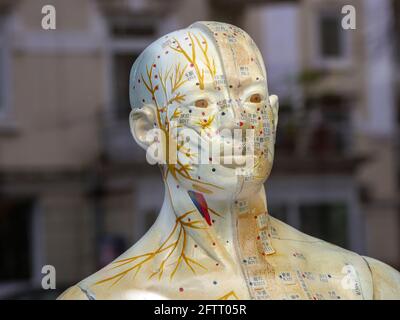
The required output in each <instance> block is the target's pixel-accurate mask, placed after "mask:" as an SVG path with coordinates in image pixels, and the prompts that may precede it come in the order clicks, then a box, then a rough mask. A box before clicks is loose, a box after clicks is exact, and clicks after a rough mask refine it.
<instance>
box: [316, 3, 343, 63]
mask: <svg viewBox="0 0 400 320" xmlns="http://www.w3.org/2000/svg"><path fill="white" fill-rule="evenodd" d="M338 12H339V11H338ZM319 23H320V25H319V28H320V54H321V56H322V57H324V58H338V57H341V56H343V55H344V48H343V41H342V37H343V34H342V28H341V17H340V16H339V15H338V14H334V13H325V12H324V13H322V14H321V16H320V21H319Z"/></svg>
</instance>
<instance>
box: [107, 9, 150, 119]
mask: <svg viewBox="0 0 400 320" xmlns="http://www.w3.org/2000/svg"><path fill="white" fill-rule="evenodd" d="M108 22H109V25H108V27H109V34H110V37H111V65H112V96H113V109H114V115H115V118H116V119H118V120H119V119H121V120H124V121H126V119H128V116H129V113H130V111H131V107H130V102H129V74H130V71H131V67H132V64H133V63H134V62H135V60H136V58H137V57H138V56H139V54H140V52H142V51H143V50H144V49H145V47H146V46H147V45H148V44H150V43H151V41H152V40H153V38H154V35H155V27H154V24H152V23H150V22H148V21H144V20H141V19H135V18H134V17H130V16H126V15H124V13H123V12H121V13H120V14H119V15H118V14H117V15H115V16H113V17H112V18H110V19H109V21H108Z"/></svg>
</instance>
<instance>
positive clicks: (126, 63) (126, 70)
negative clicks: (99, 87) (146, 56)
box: [113, 52, 138, 120]
mask: <svg viewBox="0 0 400 320" xmlns="http://www.w3.org/2000/svg"><path fill="white" fill-rule="evenodd" d="M137 57H138V54H135V53H119V52H116V53H114V55H113V68H114V79H113V80H114V81H113V83H114V105H115V112H116V116H117V118H118V119H124V120H126V119H128V116H129V113H130V111H131V106H130V102H129V74H130V71H131V67H132V64H133V63H134V62H135V60H136V58H137Z"/></svg>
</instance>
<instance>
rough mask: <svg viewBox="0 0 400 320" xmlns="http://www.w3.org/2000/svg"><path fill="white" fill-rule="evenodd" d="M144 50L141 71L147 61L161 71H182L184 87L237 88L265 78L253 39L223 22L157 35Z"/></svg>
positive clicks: (146, 65) (262, 63)
mask: <svg viewBox="0 0 400 320" xmlns="http://www.w3.org/2000/svg"><path fill="white" fill-rule="evenodd" d="M146 51H147V52H146V54H145V58H144V59H142V61H143V62H144V63H142V64H141V66H140V69H142V72H143V71H145V70H146V68H147V67H148V64H149V63H150V64H151V65H152V66H153V67H154V68H156V69H157V71H158V72H161V73H162V72H165V73H166V72H168V71H169V70H171V74H173V73H174V72H175V73H176V71H178V73H179V72H182V77H183V79H184V80H187V81H185V87H189V86H197V87H199V89H200V90H202V89H204V88H205V87H210V86H214V87H225V86H226V87H229V88H237V87H241V86H246V85H248V84H251V83H254V82H256V81H263V80H266V79H265V68H264V62H263V61H262V57H261V55H260V53H259V51H258V48H257V46H256V45H255V43H254V42H253V40H252V39H251V38H250V37H249V36H248V35H247V33H245V32H244V31H242V30H241V29H239V28H237V27H234V26H231V25H227V24H222V23H213V22H210V23H196V24H194V25H192V26H191V27H189V28H187V29H183V30H178V31H175V32H173V33H170V34H168V35H166V36H164V37H162V38H160V39H159V40H157V41H156V43H154V44H153V45H152V47H151V50H146ZM177 69H179V70H177Z"/></svg>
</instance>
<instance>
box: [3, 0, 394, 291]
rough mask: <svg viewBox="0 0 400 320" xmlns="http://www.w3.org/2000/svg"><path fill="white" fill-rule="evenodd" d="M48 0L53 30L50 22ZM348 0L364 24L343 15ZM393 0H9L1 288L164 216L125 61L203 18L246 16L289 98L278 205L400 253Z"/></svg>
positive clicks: (275, 195)
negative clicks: (46, 22) (141, 142)
mask: <svg viewBox="0 0 400 320" xmlns="http://www.w3.org/2000/svg"><path fill="white" fill-rule="evenodd" d="M394 2H395V1H394ZM46 4H53V5H54V6H55V8H56V13H57V15H56V17H57V27H56V30H43V29H42V27H41V20H42V17H43V14H42V13H41V9H42V6H44V5H46ZM346 4H351V5H353V6H354V7H355V9H356V29H355V30H344V29H343V28H341V27H340V22H341V19H342V17H343V14H342V13H341V8H342V7H343V6H344V5H346ZM392 11H393V3H392V2H391V1H390V0H384V1H374V0H365V1H360V0H351V1H340V0H339V1H326V0H324V1H322V0H303V1H260V0H257V1H240V0H238V1H227V0H215V1H205V0H203V1H200V0H185V1H183V0H171V1H162V0H151V1H148V0H147V1H145V0H85V1H82V0H79V1H78V0H69V1H63V0H52V1H50V0H46V1H42V0H35V1H28V0H20V1H10V0H0V298H1V297H7V296H13V295H15V294H18V293H19V292H24V291H26V290H30V289H31V288H34V287H38V286H40V280H41V278H42V276H43V275H42V274H41V268H42V266H43V265H46V264H50V265H54V266H55V267H56V270H57V284H58V286H59V287H63V286H67V285H70V284H71V283H75V282H76V281H79V280H80V279H82V278H84V277H85V276H87V275H89V274H91V273H92V272H94V271H95V270H96V269H97V268H98V267H99V266H101V265H104V264H105V263H107V262H108V261H110V260H111V259H112V258H114V257H115V256H116V255H118V254H119V253H121V252H122V251H123V250H124V249H126V248H127V247H128V246H130V245H131V244H133V243H134V242H135V241H136V240H138V239H139V238H140V236H141V235H142V234H143V233H144V232H145V231H146V230H147V229H148V228H149V227H150V225H151V224H152V222H153V221H154V220H155V217H156V215H157V213H158V211H159V209H160V206H161V203H162V199H163V186H162V182H161V177H160V176H159V173H158V170H157V168H156V167H152V166H150V165H148V164H147V163H146V162H145V154H144V151H143V150H141V149H140V148H139V147H138V146H137V145H136V144H135V143H134V141H133V139H132V137H131V134H130V130H129V124H128V114H129V111H130V106H129V98H128V90H129V86H128V78H129V71H130V67H131V65H132V63H133V61H134V60H135V58H136V57H137V56H138V55H139V54H140V52H141V51H142V50H143V49H144V48H145V47H146V46H147V45H148V44H150V43H151V42H152V41H154V40H155V39H157V38H158V37H159V36H161V35H163V34H165V33H168V32H170V31H173V30H175V29H179V28H182V27H186V26H188V25H190V24H191V23H192V22H194V21H197V20H217V21H224V22H230V23H233V24H236V25H238V26H240V27H242V28H243V29H244V30H246V31H247V32H248V33H249V34H250V35H251V36H252V37H253V38H254V40H255V41H256V43H257V44H258V45H259V47H260V50H261V51H262V54H263V56H264V59H265V62H266V65H267V70H268V75H269V79H268V81H269V87H270V92H271V93H274V94H277V95H278V96H279V98H280V116H279V125H278V138H277V139H278V140H277V150H276V160H275V165H274V170H273V174H272V176H271V178H270V179H269V180H268V182H267V185H266V188H267V194H268V202H269V207H270V213H271V215H273V216H276V217H278V218H280V219H282V220H284V221H286V222H287V223H289V224H291V225H293V226H294V227H296V228H299V229H301V230H303V231H305V232H307V233H310V234H312V235H315V236H317V237H321V238H323V239H326V240H328V241H330V242H333V243H336V244H338V245H341V246H344V247H346V248H348V249H350V250H354V251H357V252H359V253H361V254H366V255H369V256H372V257H374V258H377V259H381V260H382V261H385V262H387V263H389V264H391V265H393V266H394V267H396V268H399V267H400V252H399V249H398V245H399V242H400V235H399V229H400V228H399V227H400V221H399V200H398V194H399V180H400V179H399V161H398V160H399V155H398V152H399V147H398V139H397V136H398V133H399V130H398V128H399V121H398V119H399V118H398V116H397V115H398V111H399V110H398V105H399V103H398V101H399V99H398V97H397V92H399V90H396V89H397V86H398V84H397V83H398V80H397V79H396V78H395V70H398V64H397V60H396V57H395V56H394V50H393V49H394V48H393V41H394V38H393V37H392V35H393V34H396V22H397V20H396V19H395V18H396V15H395V16H392ZM377 17H378V18H377ZM397 30H398V29H397Z"/></svg>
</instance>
